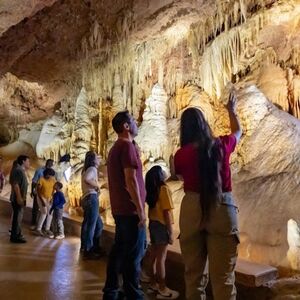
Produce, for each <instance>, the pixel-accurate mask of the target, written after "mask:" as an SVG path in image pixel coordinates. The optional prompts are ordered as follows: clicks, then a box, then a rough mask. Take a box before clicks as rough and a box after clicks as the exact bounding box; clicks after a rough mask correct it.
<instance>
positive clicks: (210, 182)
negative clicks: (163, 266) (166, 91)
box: [174, 92, 241, 300]
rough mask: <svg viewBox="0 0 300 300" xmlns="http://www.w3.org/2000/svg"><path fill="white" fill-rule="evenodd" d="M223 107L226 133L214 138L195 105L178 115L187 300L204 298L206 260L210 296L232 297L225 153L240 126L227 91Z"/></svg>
mask: <svg viewBox="0 0 300 300" xmlns="http://www.w3.org/2000/svg"><path fill="white" fill-rule="evenodd" d="M227 109H228V113H229V118H230V125H231V134H230V135H225V136H220V137H218V138H215V137H214V136H213V134H212V131H211V129H210V127H209V125H208V123H207V121H206V120H205V118H204V115H203V113H202V112H201V111H200V110H199V109H197V108H188V109H186V110H185V111H184V112H183V114H182V116H181V128H180V144H181V148H180V149H179V150H178V151H177V153H176V154H175V157H174V166H175V172H176V174H177V175H179V176H180V177H181V178H182V179H183V181H184V191H185V196H184V198H183V200H182V203H181V208H180V219H179V227H180V247H181V252H182V256H183V260H184V263H185V282H186V298H187V299H188V300H193V299H206V295H205V288H206V285H207V281H208V275H207V266H208V270H209V278H210V280H211V285H212V291H213V296H214V299H215V300H229V299H230V300H234V299H236V289H235V285H234V281H235V278H234V268H235V264H236V259H237V245H238V243H239V236H238V226H237V208H236V206H235V202H234V199H233V197H232V194H231V190H232V188H231V173H230V163H229V159H230V155H231V153H232V152H233V151H234V149H235V146H236V144H237V142H238V141H239V139H240V137H241V127H240V123H239V120H238V117H237V114H236V96H235V94H234V93H233V92H232V93H230V96H229V101H228V104H227Z"/></svg>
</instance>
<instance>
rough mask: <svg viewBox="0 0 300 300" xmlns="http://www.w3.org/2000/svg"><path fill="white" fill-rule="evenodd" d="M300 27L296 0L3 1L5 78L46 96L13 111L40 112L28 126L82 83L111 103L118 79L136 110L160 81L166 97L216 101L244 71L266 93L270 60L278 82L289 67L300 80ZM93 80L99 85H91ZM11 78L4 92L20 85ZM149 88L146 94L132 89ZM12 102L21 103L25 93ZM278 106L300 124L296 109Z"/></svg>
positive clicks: (0, 32) (0, 25)
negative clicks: (191, 91)
mask: <svg viewBox="0 0 300 300" xmlns="http://www.w3.org/2000/svg"><path fill="white" fill-rule="evenodd" d="M299 24H300V22H299V1H298V0H295V1H292V0H285V1H275V0H265V1H263V0H259V1H258V0H246V1H213V0H209V1H204V0H185V1H182V0H180V1H179V0H173V1H172V0H163V1H158V0H151V1H150V0H135V1H134V0H130V1H125V0H114V1H103V0H101V1H100V0H99V1H96V0H60V1H55V0H23V1H17V0H13V1H12V0H5V1H1V2H0V53H1V55H0V76H7V74H13V75H12V76H16V78H18V80H24V81H26V82H34V83H37V84H39V85H40V87H41V88H42V89H44V91H43V92H39V93H38V97H36V98H38V100H35V101H33V102H34V104H33V105H30V104H28V103H25V104H24V103H22V104H20V103H19V104H16V105H15V106H14V107H15V108H16V107H17V106H18V107H19V108H20V107H21V110H23V111H25V112H26V111H27V112H28V111H29V112H33V111H35V113H33V114H32V113H30V116H27V117H26V118H24V121H34V120H37V119H41V118H45V116H46V115H49V114H51V113H52V112H53V110H51V109H49V108H51V107H52V109H54V108H55V105H56V104H57V103H58V102H61V101H64V99H66V98H67V97H73V98H75V97H77V96H78V94H79V92H80V89H81V87H82V84H83V82H85V85H86V86H90V88H91V89H93V85H94V86H97V89H98V90H97V91H96V92H97V93H98V94H100V96H98V97H99V98H106V97H111V96H112V88H113V83H112V81H113V76H114V73H116V72H119V73H120V76H121V84H122V89H123V94H124V95H125V96H124V97H127V98H131V100H130V101H131V102H132V103H136V99H137V98H138V97H140V98H141V96H140V95H141V94H143V93H144V94H145V95H144V96H143V97H144V98H145V97H147V96H149V91H150V90H151V88H152V86H153V85H154V84H155V83H156V82H160V83H161V82H163V83H164V86H165V89H166V92H167V94H168V95H173V94H174V93H175V92H176V91H175V90H176V87H177V86H179V85H183V84H185V83H187V82H192V83H195V84H196V85H198V86H200V87H201V88H203V89H204V90H205V91H206V92H207V93H208V94H209V95H210V96H211V97H217V98H219V97H220V93H221V90H222V88H223V85H224V82H226V81H230V80H234V81H236V80H237V79H236V78H237V77H238V78H241V77H243V76H245V75H247V74H248V73H251V74H250V75H253V76H252V77H254V78H261V82H260V83H259V84H260V88H261V89H262V90H264V89H268V88H269V86H268V84H269V82H268V80H266V77H268V76H270V74H266V72H260V70H259V69H260V68H259V65H260V64H262V63H263V62H264V61H267V60H274V61H276V62H275V64H276V65H279V66H280V67H279V68H281V69H280V70H278V73H280V72H281V74H280V75H278V77H279V79H278V80H281V83H282V82H283V81H285V80H286V78H285V77H287V75H283V73H287V72H288V70H287V67H288V68H290V69H291V70H292V73H293V72H294V73H296V74H298V73H299V63H298V61H297V59H298V57H299V55H298V53H300V51H299V49H300V35H299V34H298V32H299V28H300V25H299ZM225 33H226V34H225ZM237 39H239V40H238V41H237ZM162 41H163V42H162ZM236 41H237V42H236ZM132 49H134V51H132ZM205 50H207V51H205ZM296 50H297V51H296ZM133 52H134V53H133ZM216 52H218V53H216ZM226 55H227V56H226ZM221 56H222V57H221ZM273 58H274V59H273ZM226 61H229V63H227V62H226ZM214 65H215V66H214ZM212 66H214V70H209V72H210V73H208V71H207V70H208V69H209V68H210V69H212V68H213V67H212ZM96 69H97V72H95V70H96ZM250 69H251V70H250ZM273 69H275V68H273ZM273 69H272V70H273ZM277 69H278V68H277ZM137 70H138V71H137ZM178 70H179V71H180V72H179V71H178ZM249 70H250V71H251V72H249ZM255 72H256V73H255ZM175 73H176V74H175ZM177 73H180V76H178V74H177ZM269 73H271V72H269ZM294 73H293V74H292V75H291V76H292V78H293V76H294ZM87 74H88V76H87ZM174 74H175V75H174ZM216 74H219V75H216ZM248 75H249V74H248ZM9 76H10V75H9ZM280 76H281V77H280ZM87 77H88V79H87ZM95 77H97V78H98V82H97V83H95V82H93V83H90V82H89V81H91V78H95ZM175 77H176V78H175ZM178 77H180V80H179V81H180V82H179V83H178ZM220 77H222V78H220ZM203 78H205V82H204V80H203ZM5 80H6V82H5V84H2V86H3V85H4V86H5V87H6V86H11V85H12V84H11V82H12V81H14V80H15V79H12V78H11V77H9V78H5ZM143 80H144V81H145V82H146V83H147V84H144V87H143V89H139V87H137V86H133V84H132V82H133V81H135V82H139V83H140V82H141V81H143ZM92 81H93V80H92ZM94 81H95V80H94ZM175 81H177V82H175ZM219 81H222V82H221V83H219ZM7 82H8V83H7ZM174 82H175V83H174ZM259 84H258V85H259ZM21 86H23V84H21ZM29 89H30V88H29ZM147 89H148V90H147ZM19 90H20V89H19ZM21 90H22V88H21ZM269 90H270V89H269ZM132 91H133V92H132ZM30 93H31V92H30ZM133 93H135V94H133ZM147 93H148V94H147ZM0 94H1V90H0ZM3 94H4V93H3ZM11 94H12V95H13V98H16V97H15V95H16V94H17V96H18V94H20V92H19V91H17V92H16V91H14V92H13V93H11ZM21 94H22V95H21V97H19V98H21V100H22V97H23V98H24V97H25V98H26V95H24V94H26V93H24V92H21ZM137 95H138V96H137ZM267 96H268V97H271V98H272V97H273V96H272V95H267ZM296 96H298V95H296ZM33 97H34V96H33ZM276 97H277V96H274V98H276ZM293 97H294V96H293ZM39 99H40V100H39ZM18 101H19V102H20V100H16V102H18ZM274 101H275V102H276V101H277V100H276V99H275V100H274ZM280 101H282V100H281V99H279V100H278V101H277V102H279V105H281V104H280ZM289 101H293V99H292V100H289ZM0 102H2V104H3V102H5V101H3V100H2V101H0ZM12 102H13V101H12ZM23 102H28V101H26V99H25V100H24V101H23ZM29 102H30V101H29ZM24 106H25V108H24ZM281 106H282V107H283V108H284V109H285V110H287V111H292V112H293V114H294V115H296V116H298V113H299V107H298V108H297V107H296V108H295V107H291V105H289V104H284V105H281ZM294 106H295V105H294ZM19 108H18V109H19ZM294 110H295V113H294ZM3 112H4V110H3ZM3 112H2V114H1V112H0V118H2V117H3V116H2V115H3V114H4V113H3ZM6 115H7V114H6ZM8 115H9V114H8ZM6 120H7V117H6Z"/></svg>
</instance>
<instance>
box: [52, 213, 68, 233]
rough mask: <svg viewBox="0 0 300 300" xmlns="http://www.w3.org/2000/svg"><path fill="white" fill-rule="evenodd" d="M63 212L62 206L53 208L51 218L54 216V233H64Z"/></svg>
mask: <svg viewBox="0 0 300 300" xmlns="http://www.w3.org/2000/svg"><path fill="white" fill-rule="evenodd" d="M63 213H64V210H63V209H62V208H54V210H53V218H54V224H53V225H54V226H53V227H54V233H55V234H56V235H65V233H64V223H63Z"/></svg>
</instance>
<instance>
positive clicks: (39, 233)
mask: <svg viewBox="0 0 300 300" xmlns="http://www.w3.org/2000/svg"><path fill="white" fill-rule="evenodd" d="M33 233H34V234H35V235H38V236H45V234H44V233H43V231H42V230H39V229H36V230H35V231H34V232H33Z"/></svg>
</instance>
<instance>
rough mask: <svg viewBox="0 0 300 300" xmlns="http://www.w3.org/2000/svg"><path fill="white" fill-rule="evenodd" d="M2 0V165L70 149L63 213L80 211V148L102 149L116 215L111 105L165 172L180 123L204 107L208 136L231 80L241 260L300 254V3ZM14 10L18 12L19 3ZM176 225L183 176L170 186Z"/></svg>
mask: <svg viewBox="0 0 300 300" xmlns="http://www.w3.org/2000/svg"><path fill="white" fill-rule="evenodd" d="M3 3H4V6H2V7H1V6H0V53H1V55H0V75H1V76H2V77H1V79H0V108H1V109H0V146H1V148H0V154H1V155H3V156H4V158H5V161H6V162H5V163H6V164H9V163H11V162H12V160H13V159H14V158H15V157H16V156H17V155H19V154H21V153H25V154H29V155H31V156H32V157H33V158H35V157H39V158H43V159H46V158H50V157H51V158H54V159H55V160H56V161H58V160H59V159H60V158H61V156H63V155H64V154H70V155H71V166H72V176H71V179H70V181H69V183H68V187H67V195H68V197H69V206H70V212H72V213H76V214H80V201H79V200H80V196H81V191H80V184H79V182H80V171H81V167H82V163H83V158H84V154H85V152H86V151H88V150H90V149H93V150H96V151H97V152H98V153H99V154H101V156H102V158H103V160H102V167H101V172H102V174H101V180H100V185H101V203H102V204H101V205H102V209H103V210H104V215H105V221H106V222H107V223H109V224H112V223H113V222H112V218H111V215H110V207H109V194H108V190H107V178H106V169H105V163H106V158H107V154H108V151H109V149H110V147H111V145H112V143H113V142H114V140H115V138H116V135H115V133H114V132H113V129H112V127H111V120H112V118H113V116H114V114H115V113H116V112H117V111H119V110H123V109H128V110H129V111H130V112H131V113H132V114H133V115H134V117H135V118H136V120H137V121H138V125H139V130H140V134H139V136H138V137H137V141H138V144H139V146H140V151H141V155H142V160H143V165H144V170H145V171H147V170H148V169H149V168H150V167H151V166H152V165H154V164H160V165H161V166H163V167H164V168H165V170H166V171H167V172H169V169H170V161H171V160H172V155H174V153H175V151H176V149H177V148H178V146H179V123H180V122H179V120H180V116H181V114H182V112H183V111H184V109H186V108H187V107H198V108H200V109H201V110H202V111H203V112H204V114H205V117H206V118H207V120H208V122H209V124H210V125H211V127H212V129H213V132H214V134H215V135H221V134H227V133H229V132H230V129H229V120H228V115H227V111H226V109H225V108H224V104H225V103H226V101H227V95H228V94H227V91H228V88H229V87H230V84H231V85H232V84H234V85H235V87H236V88H237V90H238V98H239V100H238V113H239V116H240V118H241V122H242V126H243V137H242V139H241V142H240V144H239V145H238V147H237V150H236V152H235V153H234V155H233V156H232V162H231V166H232V173H233V174H232V175H233V186H234V191H233V192H234V195H235V198H236V200H237V203H238V205H239V211H240V212H239V220H240V229H241V240H242V243H241V246H240V256H241V257H243V258H246V259H250V260H253V261H258V262H264V263H269V264H272V265H275V266H282V267H286V268H289V269H295V270H300V263H299V261H298V257H299V255H298V253H299V251H300V246H299V240H300V237H299V229H298V228H299V223H298V222H299V217H298V216H299V215H300V207H299V204H298V202H299V201H298V200H297V195H298V194H299V175H300V174H299V171H298V170H299V169H300V168H299V167H300V165H299V157H300V155H299V150H298V149H299V145H298V144H299V134H300V131H299V130H300V128H299V126H300V125H299V118H300V34H299V32H300V1H299V0H284V1H275V0H265V1H263V0H259V1H258V0H244V1H235V0H230V1H220V0H217V1H213V0H210V1H203V0H180V1H179V0H173V1H172V0H162V1H156V0H154V1H145V0H135V1H134V0H131V1H124V0H115V1H103V0H101V1H96V0H84V1H83V0H72V1H71V0H65V1H55V0H51V1H50V0H49V1H39V0H35V1H26V0H22V1H18V6H16V1H4V2H3ZM16 7H17V9H16ZM168 184H169V186H170V189H171V191H172V196H173V200H174V203H175V219H176V224H175V226H176V228H177V230H178V214H179V207H180V202H181V199H182V197H183V189H182V183H180V182H178V181H169V182H168Z"/></svg>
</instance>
